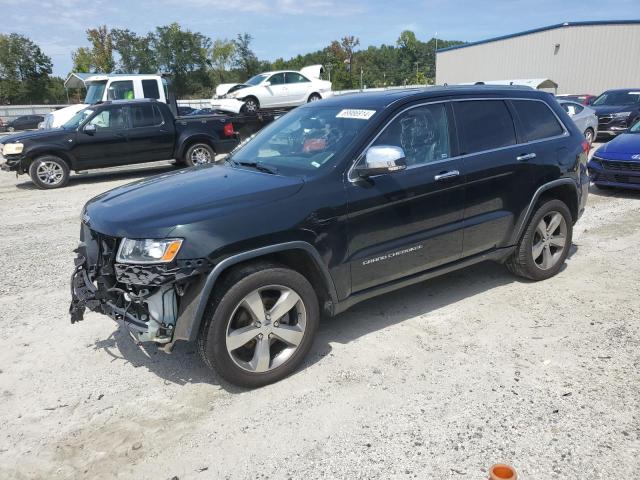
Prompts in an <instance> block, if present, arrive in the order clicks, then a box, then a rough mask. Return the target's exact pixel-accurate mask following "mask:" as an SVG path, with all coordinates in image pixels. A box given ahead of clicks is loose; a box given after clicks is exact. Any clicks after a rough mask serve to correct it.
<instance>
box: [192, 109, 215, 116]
mask: <svg viewBox="0 0 640 480" xmlns="http://www.w3.org/2000/svg"><path fill="white" fill-rule="evenodd" d="M214 113H215V110H214V109H213V108H197V109H195V110H192V111H191V112H189V113H188V115H212V114H214Z"/></svg>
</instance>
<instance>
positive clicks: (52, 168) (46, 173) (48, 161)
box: [29, 155, 70, 189]
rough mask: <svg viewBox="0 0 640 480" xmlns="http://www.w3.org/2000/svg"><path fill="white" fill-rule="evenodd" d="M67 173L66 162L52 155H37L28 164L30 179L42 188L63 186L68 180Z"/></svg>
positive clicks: (67, 166)
mask: <svg viewBox="0 0 640 480" xmlns="http://www.w3.org/2000/svg"><path fill="white" fill-rule="evenodd" d="M69 175H70V172H69V165H67V162H65V161H64V160H62V159H61V158H60V157H56V156H54V155H44V156H42V157H38V158H36V159H35V160H34V161H33V162H31V165H30V166H29V176H30V177H31V181H32V182H33V183H35V184H36V186H37V187H38V188H42V189H51V188H60V187H64V186H65V185H66V184H67V183H68V182H69Z"/></svg>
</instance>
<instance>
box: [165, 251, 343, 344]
mask: <svg viewBox="0 0 640 480" xmlns="http://www.w3.org/2000/svg"><path fill="white" fill-rule="evenodd" d="M265 260H267V261H272V262H276V263H279V264H282V265H285V266H287V267H289V268H291V269H292V270H295V271H297V272H299V273H301V274H302V275H304V276H305V278H307V280H309V282H310V283H311V285H312V286H313V288H314V290H315V291H316V294H317V295H318V301H319V303H320V306H321V308H322V307H324V308H325V310H329V313H330V314H332V313H333V306H334V305H335V304H337V302H338V296H337V293H336V288H335V285H334V283H333V279H332V278H331V275H330V274H329V270H328V269H327V267H326V266H325V265H324V263H323V262H322V258H321V257H320V254H319V253H318V251H317V250H316V249H315V248H314V247H313V246H312V245H311V244H310V243H308V242H304V241H292V242H286V243H281V244H276V245H269V246H265V247H261V248H257V249H255V250H250V251H246V252H241V253H238V254H236V255H232V256H230V257H227V258H225V259H224V260H222V261H221V262H220V263H218V264H216V266H215V267H214V268H213V270H212V271H211V272H209V274H208V275H207V276H206V277H203V278H202V280H201V281H200V282H199V283H198V284H195V285H193V286H192V288H194V290H195V289H197V288H200V291H199V292H198V293H197V294H195V295H194V296H193V298H191V299H189V298H185V302H184V303H185V305H184V307H183V305H181V308H180V313H179V316H178V322H177V325H176V330H175V333H174V336H173V340H172V342H171V346H172V345H173V343H174V342H175V341H176V340H187V341H194V340H196V338H197V336H198V334H199V332H200V329H201V324H202V319H203V316H204V312H205V309H206V307H207V304H208V303H209V300H210V298H211V295H212V293H213V292H214V289H215V286H216V285H219V284H220V282H221V280H222V279H223V278H224V277H225V275H228V274H229V273H230V272H231V271H232V270H233V269H235V268H237V267H240V266H241V265H244V264H247V263H250V262H255V261H265ZM169 348H171V347H169Z"/></svg>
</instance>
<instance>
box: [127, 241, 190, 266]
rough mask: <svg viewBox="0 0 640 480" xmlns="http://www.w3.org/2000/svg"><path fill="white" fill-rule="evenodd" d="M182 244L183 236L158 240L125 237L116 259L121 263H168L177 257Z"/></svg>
mask: <svg viewBox="0 0 640 480" xmlns="http://www.w3.org/2000/svg"><path fill="white" fill-rule="evenodd" d="M181 246H182V239H181V238H162V239H157V240H156V239H144V240H135V239H132V238H123V239H122V242H121V243H120V248H119V249H118V255H117V257H116V261H118V262H120V263H168V262H171V261H172V260H173V259H174V258H176V255H177V254H178V251H179V250H180V247H181Z"/></svg>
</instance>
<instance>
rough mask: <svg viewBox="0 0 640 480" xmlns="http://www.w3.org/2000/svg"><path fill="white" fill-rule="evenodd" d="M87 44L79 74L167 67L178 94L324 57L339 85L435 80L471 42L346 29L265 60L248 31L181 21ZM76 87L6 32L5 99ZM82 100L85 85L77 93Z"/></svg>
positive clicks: (192, 94) (77, 56)
mask: <svg viewBox="0 0 640 480" xmlns="http://www.w3.org/2000/svg"><path fill="white" fill-rule="evenodd" d="M86 35H87V45H86V46H83V47H80V48H78V49H76V50H75V51H74V52H72V54H71V57H72V60H73V70H72V71H73V72H77V73H112V72H113V73H158V72H163V73H167V74H169V75H170V76H171V78H172V84H173V86H174V89H175V92H176V95H177V96H178V98H209V97H211V95H212V93H213V91H214V89H215V86H216V85H218V84H220V83H233V82H242V81H244V80H247V79H248V78H250V77H251V76H253V75H255V74H257V73H260V72H264V71H269V70H286V69H294V70H298V69H300V68H302V67H304V66H307V65H314V64H322V65H323V66H324V67H325V78H330V79H331V81H332V83H333V88H334V89H335V90H342V89H351V88H360V87H361V86H362V87H380V86H388V85H405V84H429V83H434V76H435V50H436V43H437V47H438V48H446V47H449V46H453V45H459V44H461V43H463V42H460V41H455V40H454V41H452V40H442V39H437V40H436V39H435V38H431V39H429V40H427V41H422V40H419V39H418V38H417V37H416V35H415V33H414V32H411V31H408V30H407V31H404V32H402V33H401V34H400V35H399V37H398V39H397V41H396V42H395V44H394V45H384V44H383V45H380V46H370V47H368V48H366V49H358V47H359V45H360V39H359V38H357V37H354V36H351V35H345V36H344V37H343V38H341V39H339V40H334V41H332V42H331V43H330V44H329V45H327V46H326V47H325V48H323V49H321V50H317V51H315V52H311V53H307V54H305V55H298V56H296V57H294V58H290V59H284V58H278V59H276V60H275V61H273V62H270V61H265V60H260V59H258V57H257V56H256V54H255V53H254V51H253V49H252V43H253V38H252V36H251V35H250V34H248V33H240V34H238V35H237V36H236V37H235V38H232V39H215V40H212V39H211V38H209V37H207V36H206V35H203V34H202V33H199V32H193V31H191V30H189V29H185V28H183V27H182V26H180V25H179V24H178V23H172V24H170V25H165V26H160V27H156V29H155V30H153V31H151V32H148V33H146V34H143V35H140V34H138V33H136V32H133V31H131V30H128V29H119V28H111V29H110V28H108V27H107V26H106V25H102V26H98V27H96V28H90V29H88V30H87V31H86ZM68 95H69V92H67V91H65V89H64V87H63V79H61V78H58V77H54V76H52V62H51V59H50V58H49V57H48V56H47V55H45V54H44V53H43V52H42V50H41V49H40V47H39V46H38V45H37V44H35V43H34V42H33V41H31V40H30V39H28V38H27V37H25V36H22V35H18V34H15V33H12V34H9V35H3V34H0V102H1V103H14V104H16V103H64V102H66V101H67V97H68ZM71 96H73V97H76V99H78V98H81V96H82V95H81V92H71Z"/></svg>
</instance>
